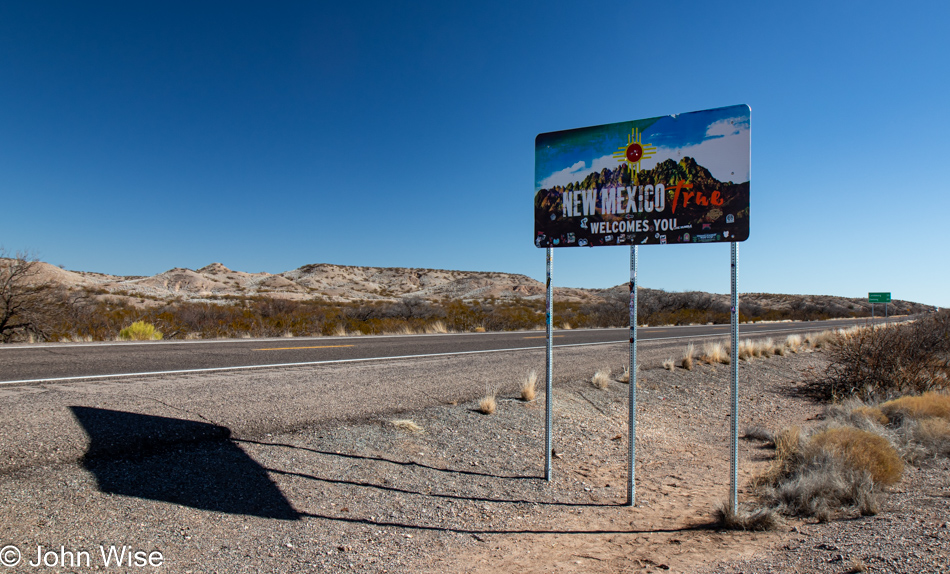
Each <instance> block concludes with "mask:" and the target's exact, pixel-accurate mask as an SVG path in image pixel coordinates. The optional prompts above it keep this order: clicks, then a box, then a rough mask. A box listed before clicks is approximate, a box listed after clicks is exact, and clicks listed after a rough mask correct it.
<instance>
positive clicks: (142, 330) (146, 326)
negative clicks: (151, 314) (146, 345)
mask: <svg viewBox="0 0 950 574" xmlns="http://www.w3.org/2000/svg"><path fill="white" fill-rule="evenodd" d="M119 338H120V339H122V340H123V341H158V340H159V339H161V338H162V333H161V332H160V331H157V330H155V325H152V324H151V323H146V322H145V321H136V322H134V323H132V324H131V325H129V326H128V327H126V328H125V329H122V330H121V331H119Z"/></svg>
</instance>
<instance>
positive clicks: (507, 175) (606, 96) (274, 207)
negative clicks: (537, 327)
mask: <svg viewBox="0 0 950 574" xmlns="http://www.w3.org/2000/svg"><path fill="white" fill-rule="evenodd" d="M948 21H950V5H948V4H946V3H943V2H936V1H934V2H915V1H911V2H906V3H903V4H899V5H895V4H894V3H892V2H888V3H885V2H874V1H871V2H811V1H807V0H806V1H803V2H796V3H772V2H733V3H712V2H676V1H671V2H649V3H645V2H631V1H626V2H598V3H592V2H557V1H556V0H547V1H545V2H513V1H510V0H508V1H505V2H495V1H491V0H487V1H484V2H477V3H454V2H434V1H433V2H412V3H399V2H391V1H390V2H370V1H362V2H361V1H354V2H346V3H332V4H331V3H328V2H291V1H287V2H279V3H247V2H237V1H228V2H187V3H186V2H154V1H151V2H95V1H89V2H49V1H42V0H39V1H35V2H34V1H25V0H23V1H12V2H4V3H2V4H0V198H2V212H3V213H4V217H3V224H2V226H0V244H2V245H3V246H4V247H6V248H7V249H8V250H16V249H32V250H34V251H36V252H37V253H38V254H39V256H40V258H41V259H43V260H45V261H49V262H50V263H54V264H59V265H63V266H65V267H66V268H68V269H76V270H87V271H101V272H108V273H116V274H139V275H151V274H154V273H158V272H161V271H164V270H166V269H169V268H172V267H176V266H182V267H190V268H197V267H201V266H203V265H206V264H208V263H211V262H213V261H219V262H221V263H224V264H225V265H227V266H229V267H231V268H234V269H239V270H243V271H251V272H257V271H269V272H280V271H285V270H289V269H293V268H296V267H298V266H300V265H304V264H307V263H317V262H327V263H337V264H346V265H374V266H403V267H429V268H446V269H464V270H486V271H488V270H491V271H506V272H513V273H524V274H527V275H530V276H532V277H535V278H539V279H543V276H544V252H543V250H540V249H537V248H535V247H534V245H533V243H532V228H533V219H532V196H533V193H534V183H535V175H534V174H535V171H534V141H535V137H536V136H537V135H538V134H539V133H543V132H551V131H558V130H565V129H571V128H578V127H584V126H593V125H601V124H608V123H614V122H622V121H628V120H634V119H639V118H650V117H656V116H663V115H667V114H674V113H684V112H690V111H694V110H704V109H710V108H717V107H722V106H729V105H735V104H748V105H749V106H751V108H752V176H751V180H752V187H751V193H752V210H751V213H752V219H751V234H750V238H749V240H748V241H746V242H744V243H742V244H740V254H739V257H740V267H739V281H740V283H739V284H740V290H741V291H743V292H780V293H811V294H835V295H846V296H856V297H863V296H866V294H867V293H868V292H869V291H891V292H892V293H893V296H894V298H900V299H910V300H915V301H919V302H923V303H929V304H935V305H941V306H950V289H948V288H947V285H948V283H950V271H948V266H947V261H948V258H947V255H946V251H947V248H946V246H947V243H948V239H947V232H948V229H950V226H948V224H947V220H946V219H945V217H946V214H948V213H950V193H948V191H950V189H948V184H947V181H946V179H945V178H946V176H945V173H946V168H945V166H946V164H947V157H948V155H950V144H948V140H947V134H948V132H950V129H948V128H950V111H948V110H947V106H946V94H947V92H948V88H950V68H948V66H947V65H946V55H947V54H950V40H948V38H950V35H948V34H947V33H946V30H945V29H944V28H945V25H946V23H947V22H948ZM628 261H629V249H628V248H625V247H609V248H607V247H603V248H595V249H583V248H577V249H559V250H556V252H555V261H554V265H555V278H554V282H555V284H556V285H565V286H577V287H607V286H611V285H616V284H619V283H624V282H626V281H627V278H628V276H629V270H628ZM639 277H640V281H641V284H642V285H644V286H648V287H655V288H662V289H668V290H687V289H701V290H706V291H714V292H727V291H728V290H729V248H728V246H726V245H723V244H717V245H705V246H702V245H687V246H673V245H664V246H644V247H643V248H641V249H640V275H639Z"/></svg>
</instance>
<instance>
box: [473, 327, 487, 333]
mask: <svg viewBox="0 0 950 574" xmlns="http://www.w3.org/2000/svg"><path fill="white" fill-rule="evenodd" d="M475 332H476V333H484V332H485V327H475Z"/></svg>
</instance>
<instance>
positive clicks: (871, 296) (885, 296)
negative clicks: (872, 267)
mask: <svg viewBox="0 0 950 574" xmlns="http://www.w3.org/2000/svg"><path fill="white" fill-rule="evenodd" d="M890 302H891V294H890V293H868V303H890Z"/></svg>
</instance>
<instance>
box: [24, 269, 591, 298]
mask: <svg viewBox="0 0 950 574" xmlns="http://www.w3.org/2000/svg"><path fill="white" fill-rule="evenodd" d="M41 265H42V275H41V276H42V278H43V279H44V280H46V281H49V282H52V283H60V284H63V285H65V286H67V287H72V288H85V289H87V290H89V291H91V292H93V293H96V294H98V295H100V296H102V295H113V296H119V297H128V298H133V299H134V298H142V299H145V300H153V301H154V300H162V301H165V300H174V299H179V298H180V299H184V300H220V299H223V298H227V297H256V296H266V297H271V298H278V299H291V300H306V299H322V300H325V301H332V302H351V301H395V300H398V299H403V298H412V297H418V298H421V299H432V300H434V299H442V298H447V299H466V300H471V299H479V300H482V299H491V298H495V299H519V298H525V299H536V298H544V284H543V283H540V282H538V281H536V280H534V279H531V278H530V277H527V276H525V275H517V274H512V273H497V272H484V271H449V270H443V269H408V268H402V267H352V266H346V265H330V264H325V263H317V264H312V265H304V266H303V267H300V268H298V269H294V270H292V271H285V272H283V273H277V274H270V273H246V272H244V271H234V270H232V269H228V268H227V267H225V266H224V265H222V264H220V263H212V264H210V265H207V266H205V267H202V268H201V269H197V270H191V269H184V268H175V269H170V270H168V271H165V272H163V273H159V274H157V275H153V276H151V277H122V276H117V275H106V274H102V273H89V272H82V271H80V272H76V271H66V270H63V269H59V268H57V267H54V266H52V265H49V264H46V263H43V264H41ZM557 297H558V298H559V299H564V300H572V301H578V300H587V299H590V298H592V297H594V298H596V296H594V295H593V292H592V291H589V290H586V289H570V288H558V289H557Z"/></svg>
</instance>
